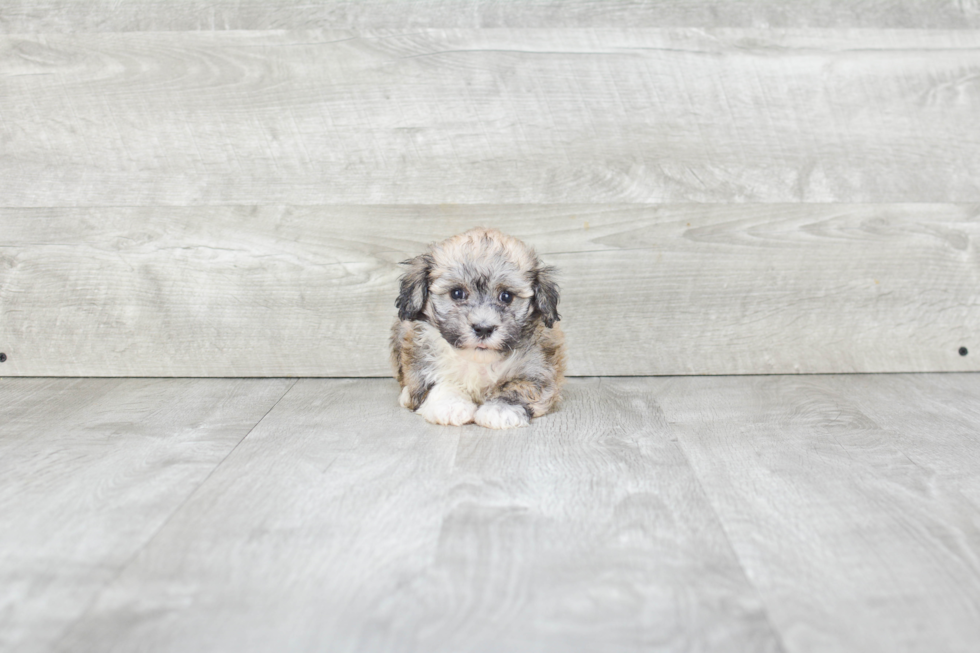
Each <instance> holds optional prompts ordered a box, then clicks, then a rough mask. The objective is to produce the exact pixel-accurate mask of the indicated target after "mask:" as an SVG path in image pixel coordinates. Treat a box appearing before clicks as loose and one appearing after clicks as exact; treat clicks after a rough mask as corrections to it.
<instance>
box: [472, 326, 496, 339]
mask: <svg viewBox="0 0 980 653" xmlns="http://www.w3.org/2000/svg"><path fill="white" fill-rule="evenodd" d="M496 328H497V327H495V326H493V325H492V324H474V325H473V333H475V334H476V336H477V337H478V338H489V337H490V334H491V333H493V330H494V329H496Z"/></svg>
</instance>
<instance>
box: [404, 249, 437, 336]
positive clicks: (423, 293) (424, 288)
mask: <svg viewBox="0 0 980 653" xmlns="http://www.w3.org/2000/svg"><path fill="white" fill-rule="evenodd" d="M432 263H433V261H432V257H431V256H430V255H428V254H420V255H419V256H416V257H415V258H413V259H409V260H407V261H402V265H408V266H409V268H408V272H406V273H405V274H403V275H402V277H401V290H400V291H399V293H398V299H396V300H395V306H397V307H398V319H399V320H417V319H419V317H421V316H422V311H423V310H424V309H425V302H426V300H428V298H429V271H430V270H431V269H432Z"/></svg>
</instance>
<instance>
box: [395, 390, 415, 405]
mask: <svg viewBox="0 0 980 653" xmlns="http://www.w3.org/2000/svg"><path fill="white" fill-rule="evenodd" d="M398 403H399V404H401V407H402V408H408V407H409V406H411V405H412V393H411V392H409V391H408V386H405V387H404V388H402V393H401V394H400V395H398Z"/></svg>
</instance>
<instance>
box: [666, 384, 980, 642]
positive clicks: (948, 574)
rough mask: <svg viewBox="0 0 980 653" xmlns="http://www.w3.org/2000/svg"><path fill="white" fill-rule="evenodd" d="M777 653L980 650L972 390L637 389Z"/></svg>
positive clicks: (977, 449)
mask: <svg viewBox="0 0 980 653" xmlns="http://www.w3.org/2000/svg"><path fill="white" fill-rule="evenodd" d="M648 387H649V391H650V392H651V393H653V394H654V396H656V397H657V400H658V401H659V402H660V403H661V406H662V407H663V410H664V413H665V414H666V416H667V419H668V421H669V422H670V424H671V426H672V428H673V430H674V432H675V433H676V436H677V437H678V439H679V442H680V445H681V447H682V448H683V450H684V451H685V453H686V454H687V457H688V459H689V460H690V462H691V465H692V466H693V468H694V470H695V473H696V474H697V476H698V478H699V479H700V480H701V482H702V484H703V486H704V489H705V492H706V493H707V495H708V497H709V498H710V501H711V504H712V506H713V507H714V509H715V511H716V512H717V514H718V517H719V519H720V520H721V522H722V524H723V525H724V527H725V532H726V533H727V534H728V536H729V537H730V538H731V540H732V544H733V546H734V548H735V550H736V551H737V553H738V556H739V559H740V560H741V561H742V563H743V564H744V565H745V568H746V572H747V574H748V576H749V578H750V579H751V580H752V582H753V583H754V584H755V585H756V586H757V587H758V588H759V590H760V592H761V595H762V597H763V599H764V601H765V603H766V605H767V607H768V609H769V613H770V615H771V618H772V621H773V623H774V625H775V627H776V628H777V630H778V631H779V632H780V634H781V635H782V637H783V640H784V642H785V644H786V648H787V650H790V651H815V650H834V651H862V652H872V651H882V652H885V651H931V650H943V651H963V652H967V651H973V650H974V649H975V648H976V642H977V641H980V562H978V561H980V530H978V528H977V524H978V519H980V483H978V482H977V475H976V470H977V469H978V465H980V438H978V436H977V433H978V428H977V427H978V421H977V419H978V417H980V414H978V411H977V409H976V407H977V406H978V405H980V376H978V375H945V376H905V375H901V376H887V375H884V376H882V375H878V376H851V377H840V376H837V377H834V376H831V377H809V378H790V377H767V378H746V377H741V378H693V377H691V378H677V379H664V380H650V382H649V386H648Z"/></svg>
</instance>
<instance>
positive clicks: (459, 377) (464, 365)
mask: <svg viewBox="0 0 980 653" xmlns="http://www.w3.org/2000/svg"><path fill="white" fill-rule="evenodd" d="M509 363H510V361H497V362H493V363H477V362H474V361H467V360H456V361H454V364H453V365H452V372H451V376H452V377H453V378H452V380H453V381H454V382H455V383H457V384H458V385H459V386H460V387H461V388H462V389H463V390H465V391H466V392H467V393H469V394H470V395H472V396H473V397H474V398H478V397H480V396H482V395H483V394H484V393H485V392H486V391H487V390H489V389H490V388H492V387H494V386H495V385H497V384H498V383H500V382H501V381H505V380H507V378H508V372H509V370H510V367H511V366H510V364H509Z"/></svg>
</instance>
